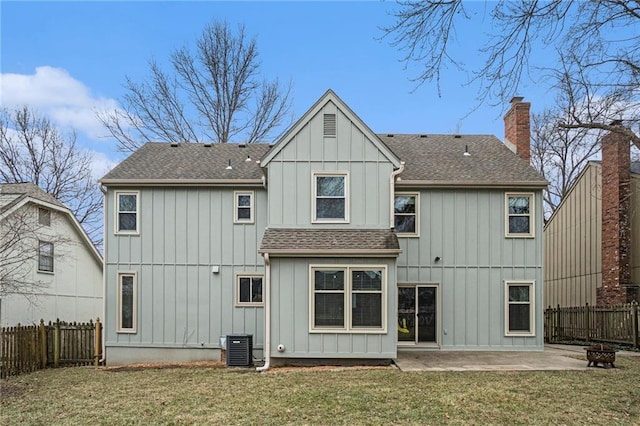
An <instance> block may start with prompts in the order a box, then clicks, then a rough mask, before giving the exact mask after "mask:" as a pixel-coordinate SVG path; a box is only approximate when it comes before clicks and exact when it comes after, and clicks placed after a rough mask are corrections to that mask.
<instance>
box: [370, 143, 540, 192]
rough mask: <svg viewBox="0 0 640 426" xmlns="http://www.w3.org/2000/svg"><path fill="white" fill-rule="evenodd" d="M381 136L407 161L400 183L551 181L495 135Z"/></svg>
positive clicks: (536, 184) (516, 183) (537, 184)
mask: <svg viewBox="0 0 640 426" xmlns="http://www.w3.org/2000/svg"><path fill="white" fill-rule="evenodd" d="M378 137H379V138H380V139H381V140H382V141H383V142H384V143H385V144H386V145H387V146H388V147H389V148H390V149H391V150H392V151H393V152H394V153H395V154H396V155H397V156H398V157H399V158H400V159H401V160H402V161H404V162H405V166H404V171H403V172H402V173H400V175H399V180H398V181H397V183H396V185H398V186H411V185H430V186H439V185H440V186H455V185H464V186H533V187H542V186H546V185H547V181H545V180H544V179H543V178H542V176H540V175H539V174H538V173H537V172H536V171H535V170H534V169H533V168H532V167H531V166H530V165H529V164H528V163H527V162H526V161H524V160H522V159H521V158H520V157H518V156H517V155H516V154H514V153H513V152H512V151H511V150H510V149H509V148H507V147H506V146H505V145H504V144H503V143H502V142H500V140H498V138H496V137H495V136H491V135H433V134H426V135H414V134H411V135H408V134H379V135H378ZM465 152H467V153H468V154H469V155H465Z"/></svg>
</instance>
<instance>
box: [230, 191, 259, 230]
mask: <svg viewBox="0 0 640 426" xmlns="http://www.w3.org/2000/svg"><path fill="white" fill-rule="evenodd" d="M241 195H248V196H249V219H241V218H239V217H238V209H239V208H240V207H241V206H240V205H239V204H238V197H240V196H241ZM254 198H255V192H254V191H233V223H254V214H253V210H254V208H255V207H254V206H255V202H254ZM242 208H247V207H246V206H242Z"/></svg>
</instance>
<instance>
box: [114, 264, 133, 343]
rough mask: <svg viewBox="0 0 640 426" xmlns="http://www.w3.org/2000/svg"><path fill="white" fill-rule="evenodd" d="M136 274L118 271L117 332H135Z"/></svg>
mask: <svg viewBox="0 0 640 426" xmlns="http://www.w3.org/2000/svg"><path fill="white" fill-rule="evenodd" d="M137 281H138V276H137V274H136V273H135V272H119V273H118V312H117V315H118V318H117V330H118V332H119V333H135V332H136V316H137V306H136V304H137V286H138V282H137Z"/></svg>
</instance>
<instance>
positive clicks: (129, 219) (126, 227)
mask: <svg viewBox="0 0 640 426" xmlns="http://www.w3.org/2000/svg"><path fill="white" fill-rule="evenodd" d="M138 195H139V194H138V193H137V192H116V234H137V233H138V210H139V209H138Z"/></svg>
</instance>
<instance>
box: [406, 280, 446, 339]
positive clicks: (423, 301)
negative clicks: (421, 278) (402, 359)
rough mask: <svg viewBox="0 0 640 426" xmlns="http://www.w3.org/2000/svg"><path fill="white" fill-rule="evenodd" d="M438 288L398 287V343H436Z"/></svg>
mask: <svg viewBox="0 0 640 426" xmlns="http://www.w3.org/2000/svg"><path fill="white" fill-rule="evenodd" d="M437 290H438V288H437V286H426V285H416V286H405V287H398V342H401V343H414V344H419V343H436V342H437V336H438V333H437V330H438V328H437V327H438V315H437V314H438V312H437V306H438V303H437V300H438V298H437Z"/></svg>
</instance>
